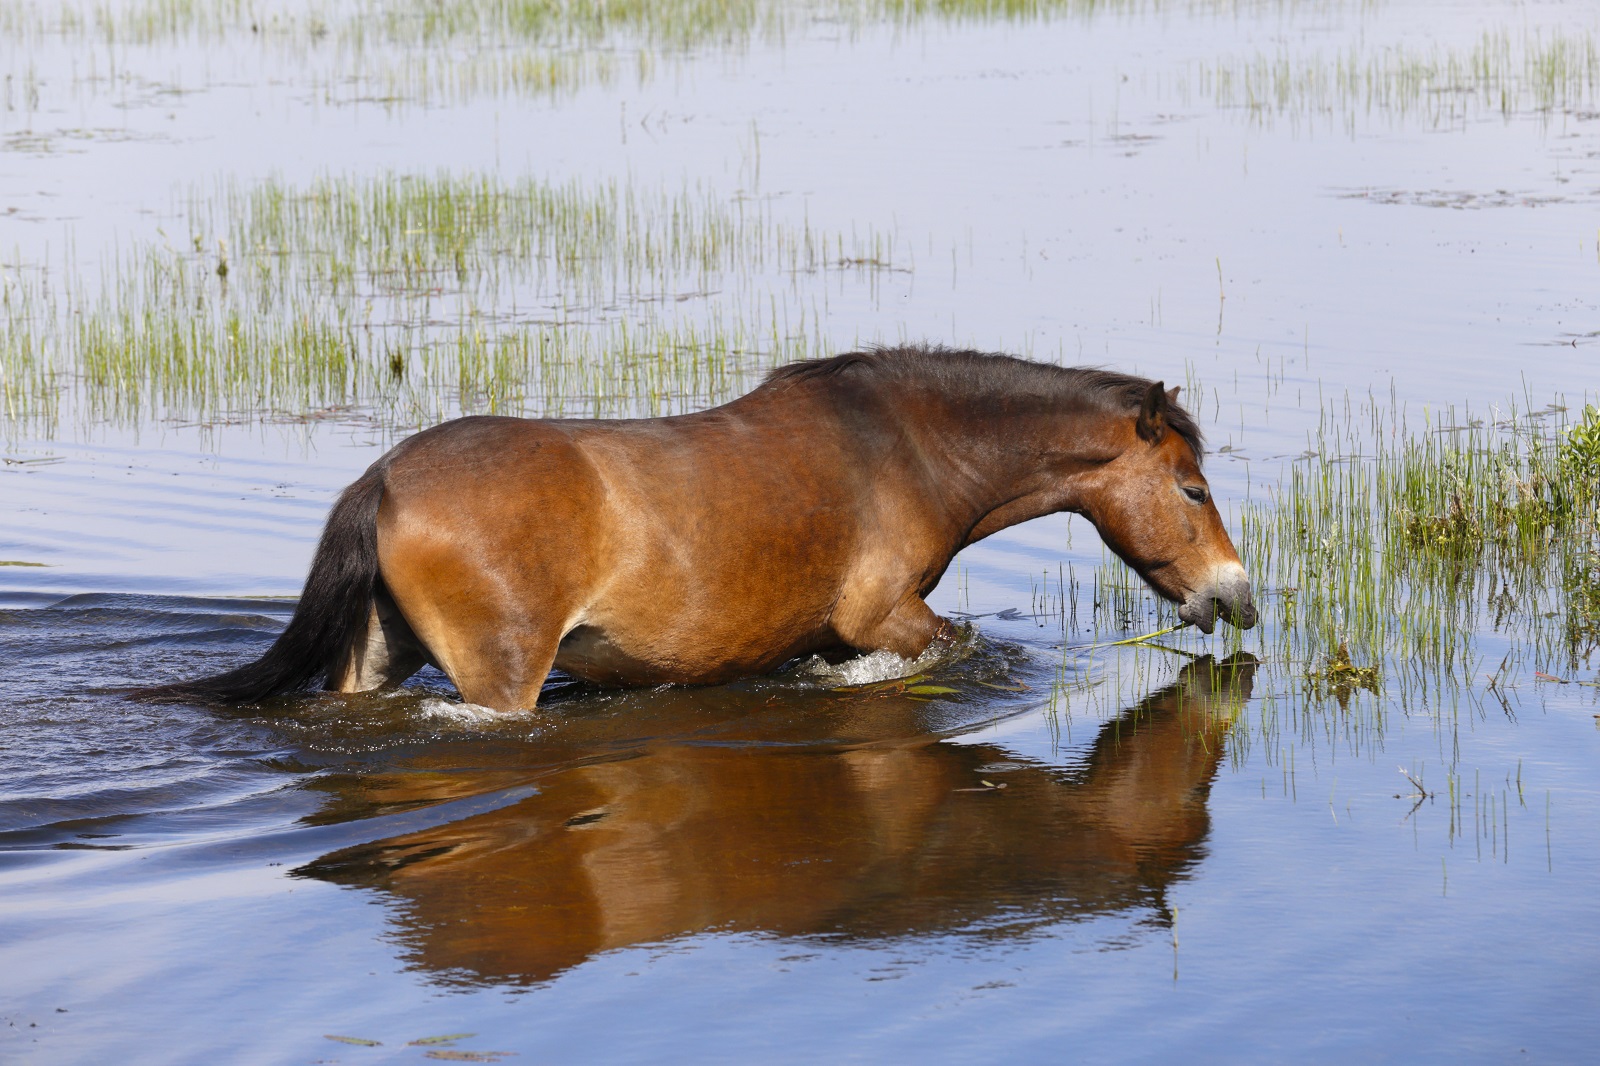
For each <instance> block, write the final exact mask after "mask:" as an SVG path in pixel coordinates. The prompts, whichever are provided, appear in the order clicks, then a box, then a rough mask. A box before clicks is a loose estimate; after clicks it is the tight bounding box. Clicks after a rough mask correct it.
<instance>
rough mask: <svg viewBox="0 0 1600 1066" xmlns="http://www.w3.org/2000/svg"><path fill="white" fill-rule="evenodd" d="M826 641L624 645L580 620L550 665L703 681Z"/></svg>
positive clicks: (625, 679)
mask: <svg viewBox="0 0 1600 1066" xmlns="http://www.w3.org/2000/svg"><path fill="white" fill-rule="evenodd" d="M829 643H830V641H828V640H827V639H825V638H824V637H823V636H821V635H819V637H818V639H817V640H814V641H813V640H805V641H800V642H798V643H796V642H792V641H779V642H778V643H777V646H774V647H771V648H769V649H768V650H765V651H762V652H755V651H749V650H741V651H732V650H730V649H728V648H727V647H726V646H720V647H719V646H718V645H717V644H716V643H715V642H707V643H706V644H705V645H703V646H700V647H681V646H680V647H675V648H673V649H671V650H670V651H664V650H663V649H660V648H658V647H637V648H635V647H630V646H629V644H628V642H627V641H626V640H619V639H616V638H615V637H613V636H612V635H611V634H609V633H607V632H606V631H605V630H603V629H601V628H600V627H598V626H592V625H583V626H579V627H577V628H576V629H574V630H572V631H571V632H570V633H568V634H567V635H566V636H565V637H563V638H562V640H561V643H560V645H559V646H558V647H557V648H556V661H555V666H556V669H558V670H561V671H563V672H564V673H568V674H571V675H572V676H573V677H581V678H583V679H584V680H585V681H594V682H597V683H599V684H606V685H662V684H685V685H703V684H714V683H716V682H719V681H727V680H730V679H732V678H736V677H745V676H748V675H751V674H757V673H763V672H765V671H767V670H772V669H775V668H776V667H778V666H781V665H782V664H783V663H785V662H787V661H788V660H790V659H791V658H793V657H794V656H795V655H797V654H800V653H802V652H803V651H807V650H813V646H815V647H822V646H824V645H826V644H829Z"/></svg>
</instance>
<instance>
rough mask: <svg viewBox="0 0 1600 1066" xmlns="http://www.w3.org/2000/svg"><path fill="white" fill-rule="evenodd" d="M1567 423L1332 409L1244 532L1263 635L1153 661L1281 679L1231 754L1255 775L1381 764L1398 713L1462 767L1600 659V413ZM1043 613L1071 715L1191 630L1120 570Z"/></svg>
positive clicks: (1372, 406)
mask: <svg viewBox="0 0 1600 1066" xmlns="http://www.w3.org/2000/svg"><path fill="white" fill-rule="evenodd" d="M1567 414H1568V412H1566V411H1565V409H1563V408H1561V407H1559V406H1558V405H1550V406H1547V407H1545V408H1542V409H1539V410H1532V411H1528V410H1526V405H1525V409H1524V410H1523V411H1518V410H1515V409H1512V410H1509V411H1505V412H1499V411H1497V412H1494V413H1493V414H1492V415H1491V416H1490V417H1487V418H1476V417H1473V416H1472V415H1471V414H1470V413H1469V412H1461V413H1456V412H1448V413H1447V415H1446V417H1445V419H1444V420H1443V421H1442V422H1441V421H1440V420H1438V419H1436V418H1434V417H1431V416H1429V415H1425V416H1424V418H1423V420H1422V424H1421V425H1409V424H1408V423H1407V421H1406V418H1405V415H1404V412H1403V411H1401V410H1400V409H1398V408H1397V407H1396V406H1395V405H1394V404H1393V403H1391V404H1390V405H1388V406H1384V405H1382V404H1380V403H1379V402H1377V401H1376V400H1370V399H1369V400H1368V401H1367V402H1366V403H1365V404H1350V405H1339V406H1333V407H1329V408H1328V409H1326V410H1325V411H1324V413H1323V417H1322V421H1321V428H1320V431H1319V432H1318V434H1317V435H1316V436H1315V437H1313V439H1312V440H1311V441H1310V442H1309V443H1310V445H1311V447H1309V448H1308V449H1307V455H1306V457H1305V458H1302V459H1301V460H1299V461H1297V462H1295V463H1293V464H1292V465H1291V466H1290V468H1289V469H1288V471H1287V472H1286V473H1285V474H1284V476H1283V478H1282V480H1281V481H1280V482H1279V483H1278V484H1277V485H1275V486H1273V487H1272V488H1271V490H1270V491H1269V492H1268V493H1267V494H1266V496H1265V498H1261V497H1253V498H1251V499H1250V500H1248V501H1247V502H1246V505H1245V507H1244V510H1243V513H1242V515H1241V517H1240V522H1239V524H1238V525H1239V535H1238V536H1237V537H1236V543H1237V545H1238V548H1239V552H1240V555H1241V557H1242V558H1243V559H1244V561H1245V565H1246V567H1247V568H1248V569H1249V570H1250V572H1251V576H1252V578H1253V580H1254V582H1255V585H1256V590H1257V601H1258V607H1259V609H1260V611H1261V625H1260V626H1259V628H1257V629H1256V630H1254V631H1252V632H1250V633H1247V634H1241V633H1240V632H1239V631H1237V630H1234V629H1232V628H1231V627H1226V626H1224V627H1221V628H1220V629H1219V630H1218V634H1217V635H1215V636H1213V637H1211V638H1206V637H1203V636H1200V635H1198V633H1197V632H1196V631H1195V630H1193V629H1187V630H1182V631H1179V632H1176V633H1173V634H1171V635H1169V636H1166V637H1164V638H1162V640H1161V641H1160V644H1161V647H1152V648H1143V649H1141V654H1145V655H1149V656H1154V657H1156V658H1157V659H1162V658H1165V659H1172V660H1174V661H1178V662H1181V661H1183V659H1184V658H1186V657H1191V656H1195V655H1201V654H1217V655H1222V654H1227V653H1229V652H1232V651H1235V650H1240V649H1241V648H1242V649H1245V650H1249V651H1251V652H1252V653H1253V654H1256V655H1258V656H1259V657H1260V658H1261V659H1262V660H1263V661H1264V662H1266V663H1269V664H1271V666H1272V676H1273V677H1274V678H1275V679H1276V680H1275V681H1272V682H1269V683H1268V684H1267V685H1265V686H1261V687H1260V691H1258V692H1257V704H1258V711H1257V713H1256V714H1255V715H1253V716H1252V717H1251V719H1250V720H1249V722H1248V723H1246V724H1243V725H1240V726H1239V727H1238V728H1237V729H1236V730H1235V733H1236V734H1238V735H1237V736H1235V737H1234V739H1233V740H1231V741H1230V744H1231V745H1232V747H1230V754H1231V756H1232V757H1233V758H1234V759H1235V760H1236V762H1237V763H1238V764H1239V765H1243V761H1242V760H1245V759H1246V758H1247V757H1248V752H1249V751H1250V750H1252V749H1253V748H1259V749H1260V751H1261V753H1262V755H1263V756H1264V757H1265V759H1266V761H1267V762H1268V763H1269V764H1280V763H1281V762H1282V761H1283V760H1284V759H1285V758H1287V757H1288V756H1289V755H1290V754H1292V750H1293V747H1294V745H1295V743H1301V744H1308V743H1309V744H1311V745H1312V746H1313V747H1315V746H1317V745H1319V744H1337V745H1338V746H1339V748H1340V749H1342V750H1344V751H1347V752H1350V753H1352V754H1356V753H1363V752H1364V753H1366V755H1367V756H1368V757H1371V756H1372V755H1374V754H1375V753H1376V752H1377V751H1378V750H1381V748H1382V745H1383V739H1384V737H1385V735H1386V733H1387V732H1388V730H1389V727H1390V722H1389V719H1390V716H1391V715H1392V714H1395V713H1399V714H1402V715H1405V716H1407V717H1412V716H1419V717H1421V718H1422V719H1424V720H1427V721H1430V722H1432V724H1433V727H1434V729H1435V731H1436V732H1437V733H1438V734H1439V737H1440V744H1441V750H1442V751H1444V752H1445V753H1446V759H1445V762H1446V765H1447V769H1449V768H1452V767H1454V766H1455V764H1456V758H1457V757H1458V755H1459V751H1460V731H1461V730H1462V728H1463V727H1464V723H1469V722H1470V721H1471V720H1472V719H1473V718H1474V717H1475V716H1482V715H1485V714H1488V713H1495V714H1499V713H1504V714H1505V715H1507V716H1508V717H1515V715H1516V713H1517V710H1518V707H1519V706H1520V705H1521V698H1522V697H1521V696H1520V695H1519V694H1518V690H1519V688H1521V687H1522V685H1523V684H1524V683H1531V682H1534V681H1537V680H1539V679H1541V678H1544V679H1549V678H1551V677H1552V676H1553V675H1559V674H1565V675H1567V676H1568V677H1570V676H1571V675H1572V674H1574V673H1576V672H1578V671H1581V670H1583V669H1586V668H1587V667H1589V666H1590V665H1591V664H1592V661H1593V659H1594V656H1595V654H1596V652H1597V650H1600V479H1597V478H1596V477H1595V476H1594V474H1595V471H1596V469H1600V410H1597V409H1595V408H1593V407H1589V408H1587V409H1585V411H1584V412H1583V414H1582V415H1581V416H1580V417H1577V418H1575V419H1573V420H1572V422H1571V423H1570V424H1569V423H1567V422H1566V417H1567ZM1080 584H1081V587H1080ZM1069 605H1070V607H1069ZM1034 612H1035V615H1036V616H1037V617H1046V616H1053V617H1057V618H1059V619H1060V621H1061V624H1062V628H1063V635H1064V637H1065V638H1066V639H1065V641H1064V651H1063V673H1062V676H1061V678H1060V679H1058V683H1057V684H1058V688H1061V689H1062V693H1060V694H1058V696H1059V698H1061V699H1065V698H1066V695H1067V694H1068V693H1069V690H1071V691H1076V690H1075V689H1074V688H1073V686H1074V684H1077V685H1079V687H1081V681H1080V682H1072V681H1069V679H1068V678H1069V673H1070V672H1071V671H1080V672H1081V671H1082V670H1083V663H1084V660H1085V656H1087V655H1096V656H1099V655H1104V654H1105V653H1104V652H1102V651H1095V650H1094V649H1095V648H1097V647H1100V646H1102V645H1103V644H1104V642H1106V641H1108V640H1111V639H1115V638H1116V637H1120V636H1127V635H1129V634H1131V633H1139V632H1144V631H1146V630H1149V629H1153V628H1157V627H1159V626H1163V625H1167V624H1170V623H1172V622H1174V621H1176V616H1175V613H1174V609H1173V607H1172V605H1170V604H1165V603H1162V602H1161V601H1159V600H1158V599H1157V598H1156V597H1155V596H1154V595H1153V594H1152V593H1151V592H1150V590H1149V588H1148V586H1146V585H1145V584H1144V583H1143V582H1142V581H1141V580H1140V579H1139V578H1138V576H1137V575H1136V574H1134V573H1133V572H1132V571H1131V570H1130V569H1128V568H1127V567H1126V566H1125V565H1124V564H1122V563H1121V562H1120V561H1119V560H1116V559H1115V558H1114V557H1111V556H1109V554H1107V556H1106V557H1105V558H1104V560H1103V562H1102V564H1101V565H1100V567H1099V568H1098V569H1097V570H1096V571H1095V572H1094V573H1093V574H1092V576H1090V577H1088V578H1087V579H1086V580H1083V581H1082V582H1081V583H1080V581H1079V580H1078V578H1077V577H1076V576H1073V577H1071V578H1068V577H1067V575H1065V574H1063V575H1061V576H1060V577H1059V578H1058V579H1057V581H1056V582H1055V583H1054V585H1052V583H1051V582H1050V580H1049V575H1046V580H1045V584H1044V586H1043V587H1042V588H1038V587H1037V586H1036V593H1035V606H1034ZM1080 615H1081V618H1080ZM1069 619H1071V621H1070V622H1069ZM1488 646H1493V647H1494V648H1495V651H1494V653H1493V657H1492V658H1490V657H1489V656H1488V654H1487V653H1486V651H1485V648H1486V647H1488ZM1126 650H1127V649H1122V651H1124V652H1126ZM1486 660H1487V661H1486ZM1496 664H1498V665H1496ZM1082 676H1093V675H1092V673H1083V674H1082ZM1252 731H1253V732H1252ZM1450 772H1454V771H1453V770H1450ZM1291 783H1292V769H1290V768H1287V767H1286V768H1285V781H1284V784H1285V791H1286V792H1288V791H1291V789H1290V785H1291ZM1454 824H1455V823H1452V825H1454Z"/></svg>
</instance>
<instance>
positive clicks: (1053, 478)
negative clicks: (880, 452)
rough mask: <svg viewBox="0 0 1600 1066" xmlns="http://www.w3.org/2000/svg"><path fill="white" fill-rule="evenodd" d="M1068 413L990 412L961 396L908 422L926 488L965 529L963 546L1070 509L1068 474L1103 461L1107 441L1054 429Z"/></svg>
mask: <svg viewBox="0 0 1600 1066" xmlns="http://www.w3.org/2000/svg"><path fill="white" fill-rule="evenodd" d="M1070 417H1072V416H1071V415H1070V414H1068V413H1066V412H1045V411H1042V410H1029V409H1027V408H1025V407H1022V408H1017V409H1013V410H1010V411H1005V412H1004V413H1000V414H994V413H990V412H986V411H984V410H983V404H982V403H981V402H974V401H968V402H966V403H960V402H957V403H952V404H950V405H949V406H948V407H947V408H946V409H945V410H944V411H943V412H942V413H941V416H940V417H937V418H934V419H930V420H928V421H926V422H924V423H921V424H919V425H916V426H909V425H908V434H910V435H913V436H915V437H916V438H918V441H917V443H918V445H919V451H921V453H922V454H923V455H924V456H927V457H929V460H930V462H929V468H930V470H931V471H932V472H933V473H934V477H935V480H936V481H937V482H938V484H937V485H935V486H931V487H930V488H931V490H932V492H933V493H934V495H935V497H936V498H938V499H940V500H941V502H942V506H943V508H944V509H945V510H946V511H947V512H948V513H949V514H950V515H951V517H952V519H953V520H954V521H956V522H957V523H958V524H960V525H962V527H963V528H964V529H966V530H970V533H968V535H967V536H966V539H965V543H969V544H970V543H972V542H973V541H975V540H981V539H982V538H984V537H986V536H989V535H990V534H991V533H995V532H998V531H999V530H1002V529H1005V528H1007V527H1008V526H1014V525H1016V524H1018V523H1019V522H1026V521H1028V520H1029V519H1033V518H1038V517H1041V516H1043V515H1047V514H1054V513H1056V512H1058V511H1061V510H1064V509H1071V508H1073V507H1074V506H1075V504H1076V497H1075V490H1074V484H1073V482H1074V478H1073V476H1072V471H1073V470H1074V468H1079V467H1081V468H1082V469H1085V470H1087V469H1090V468H1092V467H1094V466H1098V465H1100V464H1101V463H1103V462H1104V461H1105V459H1106V454H1105V453H1106V450H1107V446H1106V442H1105V440H1104V439H1103V436H1102V435H1101V434H1099V433H1096V432H1094V431H1093V429H1092V428H1089V427H1086V431H1085V432H1083V433H1081V434H1069V433H1064V432H1062V428H1063V419H1065V418H1070ZM1075 439H1076V440H1077V445H1076V447H1075V446H1074V440H1075ZM1062 472H1066V476H1064V477H1063V476H1061V475H1062Z"/></svg>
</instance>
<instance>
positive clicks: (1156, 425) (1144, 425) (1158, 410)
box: [1134, 381, 1178, 444]
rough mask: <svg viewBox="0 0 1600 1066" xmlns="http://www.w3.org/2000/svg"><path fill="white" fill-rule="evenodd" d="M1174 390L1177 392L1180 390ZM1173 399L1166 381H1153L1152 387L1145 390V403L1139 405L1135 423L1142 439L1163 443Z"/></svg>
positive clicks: (1152, 442) (1135, 427) (1153, 442)
mask: <svg viewBox="0 0 1600 1066" xmlns="http://www.w3.org/2000/svg"><path fill="white" fill-rule="evenodd" d="M1172 391H1173V393H1176V392H1177V391H1178V390H1177V389H1173V390H1172ZM1171 400H1172V397H1171V396H1170V395H1169V394H1168V393H1167V390H1166V384H1165V383H1164V382H1160V381H1156V382H1152V383H1151V385H1150V388H1148V389H1147V390H1145V394H1144V403H1142V404H1141V405H1140V406H1139V421H1138V422H1137V423H1135V425H1134V429H1135V430H1136V431H1137V432H1138V434H1139V439H1140V440H1144V441H1149V442H1150V443H1151V444H1160V443H1161V438H1162V437H1164V436H1166V435H1167V404H1168V403H1169V402H1171Z"/></svg>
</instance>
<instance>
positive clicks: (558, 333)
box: [0, 175, 911, 434]
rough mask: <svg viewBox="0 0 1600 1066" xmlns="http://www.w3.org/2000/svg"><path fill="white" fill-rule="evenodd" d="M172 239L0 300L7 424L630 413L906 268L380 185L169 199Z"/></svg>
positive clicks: (805, 339) (817, 247) (831, 238)
mask: <svg viewBox="0 0 1600 1066" xmlns="http://www.w3.org/2000/svg"><path fill="white" fill-rule="evenodd" d="M180 215H181V218H182V220H183V221H182V222H181V223H180V225H181V226H182V227H183V228H182V229H181V230H180V232H185V236H184V237H182V238H178V239H174V238H172V237H171V236H170V235H169V237H168V239H166V240H164V241H160V242H150V243H145V244H140V245H135V246H132V247H124V248H122V249H121V250H120V251H118V252H117V253H116V254H115V256H114V257H113V258H110V259H108V260H107V261H105V262H103V263H102V269H101V272H100V278H99V279H98V282H97V283H96V282H94V281H93V280H92V279H90V278H87V277H85V276H84V273H83V272H81V271H78V270H76V269H74V264H72V263H70V262H68V263H64V264H60V265H59V266H57V267H56V268H55V269H53V270H52V271H51V272H50V274H49V276H48V279H47V276H46V274H45V273H44V272H40V271H31V272H29V271H22V270H13V271H8V272H7V275H6V276H7V282H6V286H5V288H4V290H3V294H0V300H3V302H0V311H3V312H4V320H3V321H0V369H3V371H4V385H3V389H0V400H3V401H4V405H5V407H4V410H5V417H6V420H7V424H8V425H10V426H11V427H13V430H12V431H13V432H17V431H19V430H20V429H25V428H31V431H33V432H43V433H46V434H49V433H51V432H53V430H52V428H51V423H52V420H54V419H56V418H58V417H59V416H60V415H61V414H62V407H63V403H65V407H66V410H68V411H70V412H71V413H73V414H74V416H75V417H78V418H80V419H82V420H84V421H86V422H99V421H111V422H116V423H130V424H131V423H137V422H139V421H141V420H150V419H157V418H162V419H176V420H180V421H201V422H205V421H238V420H250V419H255V418H259V417H262V416H270V417H281V418H296V417H315V416H317V413H318V412H322V411H324V410H326V409H329V408H334V407H339V408H345V409H352V410H355V411H358V412H359V413H361V414H362V415H363V417H366V418H368V419H369V420H371V421H373V422H376V423H378V424H380V425H382V426H385V427H387V428H390V429H403V428H407V427H414V426H418V425H423V424H428V423H431V422H436V421H439V420H441V419H443V418H447V417H451V416H453V415H456V414H463V413H472V412H497V413H513V414H539V415H622V414H645V415H656V414H665V413H672V412H675V411H683V410H688V409H694V408H698V407H703V406H707V405H709V404H712V403H716V402H719V401H721V400H724V399H727V398H729V397H730V396H732V395H734V394H736V393H737V392H739V391H741V390H743V389H745V388H747V387H749V385H750V384H752V383H753V381H754V379H755V377H756V376H757V375H758V374H760V373H761V372H763V371H764V370H766V369H769V368H770V367H771V366H773V365H775V364H777V363H781V362H787V361H790V360H792V359H796V358H804V357H808V356H812V355H816V354H820V353H822V352H824V351H825V350H826V349H827V341H826V339H825V338H824V336H823V330H822V316H823V313H824V311H825V309H826V307H827V305H828V301H829V300H830V299H831V298H834V297H835V296H836V295H844V296H845V297H847V298H849V299H853V300H866V301H871V300H874V299H876V298H877V295H878V288H879V286H880V284H881V283H882V279H883V278H884V277H885V276H889V275H891V274H905V273H907V272H909V271H910V269H911V259H910V253H909V251H908V250H906V249H904V248H902V247H901V246H900V245H899V243H898V242H897V241H896V239H895V237H894V235H893V234H891V233H885V232H881V231H875V230H857V231H855V232H852V233H837V232H826V231H822V230H819V229H817V228H816V227H813V226H811V225H810V224H809V223H806V222H804V221H801V222H799V223H788V222H784V221H781V220H779V219H778V218H777V217H776V216H775V215H774V214H773V213H772V211H771V209H770V206H769V205H768V204H767V203H766V202H764V201H760V200H753V199H725V198H722V197H720V196H718V195H717V194H716V193H715V192H713V191H711V190H708V189H705V188H699V187H690V188H683V189H678V190H674V191H664V190H659V189H658V190H641V189H639V188H636V187H634V186H632V185H627V184H619V183H615V182H609V183H601V184H596V185H588V184H582V183H576V182H571V183H564V184H550V183H545V182H539V181H532V180H527V181H521V182H515V183H501V182H497V181H494V180H491V179H488V178H483V177H479V176H451V175H439V176H436V177H432V178H418V177H402V176H394V175H387V176H381V177H377V178H371V179H359V180H346V179H328V180H324V181H321V182H316V183H314V184H312V185H310V186H307V187H294V186H289V185H285V184H283V183H281V182H275V181H268V182H265V183H262V184H259V185H252V186H249V187H240V186H236V185H227V186H223V187H220V188H218V189H216V190H211V191H208V192H205V193H194V194H191V195H190V196H189V197H187V199H186V202H185V204H184V205H183V208H182V209H181V212H180Z"/></svg>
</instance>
